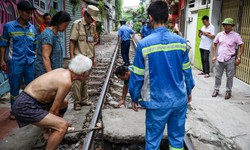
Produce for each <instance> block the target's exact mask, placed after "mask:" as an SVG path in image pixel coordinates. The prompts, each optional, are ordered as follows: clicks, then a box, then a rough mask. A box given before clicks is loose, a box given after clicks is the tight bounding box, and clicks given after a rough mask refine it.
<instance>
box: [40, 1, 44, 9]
mask: <svg viewBox="0 0 250 150" xmlns="http://www.w3.org/2000/svg"><path fill="white" fill-rule="evenodd" d="M40 8H42V10H45V3H44V2H43V1H40Z"/></svg>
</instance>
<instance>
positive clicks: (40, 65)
mask: <svg viewBox="0 0 250 150" xmlns="http://www.w3.org/2000/svg"><path fill="white" fill-rule="evenodd" d="M70 21H71V18H70V15H69V14H68V13H67V12H65V11H59V12H58V13H56V14H55V15H54V16H53V17H52V21H51V22H50V27H47V28H45V30H44V31H43V32H42V33H41V34H40V36H39V39H38V52H37V59H36V62H35V77H38V76H40V75H42V74H44V73H46V72H49V71H51V70H54V69H56V68H62V61H63V48H62V45H61V42H62V41H60V38H59V36H58V32H64V31H65V30H66V28H67V27H68V25H69V22H70Z"/></svg>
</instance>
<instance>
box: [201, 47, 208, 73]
mask: <svg viewBox="0 0 250 150" xmlns="http://www.w3.org/2000/svg"><path fill="white" fill-rule="evenodd" d="M200 53H201V63H202V72H204V73H205V74H209V70H210V68H209V54H210V51H209V50H205V49H202V48H200Z"/></svg>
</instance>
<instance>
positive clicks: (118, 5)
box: [115, 0, 122, 30]
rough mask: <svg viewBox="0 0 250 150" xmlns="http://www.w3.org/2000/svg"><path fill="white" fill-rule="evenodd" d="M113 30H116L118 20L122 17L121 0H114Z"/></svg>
mask: <svg viewBox="0 0 250 150" xmlns="http://www.w3.org/2000/svg"><path fill="white" fill-rule="evenodd" d="M115 2H116V3H115V20H116V23H115V30H118V25H119V20H120V19H121V18H122V0H116V1H115Z"/></svg>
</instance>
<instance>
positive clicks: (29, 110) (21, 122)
mask: <svg viewBox="0 0 250 150" xmlns="http://www.w3.org/2000/svg"><path fill="white" fill-rule="evenodd" d="M48 107H50V103H48V104H42V103H40V102H38V101H37V100H36V99H34V98H33V97H31V96H30V95H29V94H27V93H25V92H24V91H23V92H22V93H20V94H19V96H18V97H17V99H16V101H15V103H14V105H13V108H12V111H11V113H12V114H13V115H14V116H15V117H16V121H17V123H18V126H19V127H20V128H21V127H24V126H26V125H29V124H34V123H36V122H39V121H41V120H42V119H43V118H44V117H45V116H47V115H48V113H49V112H48V111H47V110H48Z"/></svg>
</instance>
